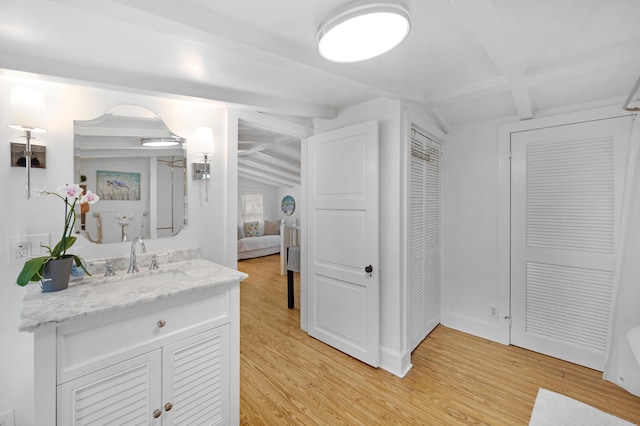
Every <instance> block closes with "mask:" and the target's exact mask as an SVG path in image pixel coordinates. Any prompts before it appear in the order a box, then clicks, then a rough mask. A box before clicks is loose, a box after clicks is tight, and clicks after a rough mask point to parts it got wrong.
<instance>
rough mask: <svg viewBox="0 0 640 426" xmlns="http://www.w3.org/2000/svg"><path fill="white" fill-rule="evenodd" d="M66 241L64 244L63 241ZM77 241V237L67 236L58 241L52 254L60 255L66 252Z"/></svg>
mask: <svg viewBox="0 0 640 426" xmlns="http://www.w3.org/2000/svg"><path fill="white" fill-rule="evenodd" d="M63 242H64V246H63V245H62V243H63ZM75 242H76V237H67V238H65V239H63V240H60V241H58V244H56V246H55V247H54V248H53V251H52V252H51V254H52V255H53V256H55V257H58V256H60V255H61V254H62V253H64V252H66V251H67V250H68V249H69V247H71V246H72V245H73V244H74V243H75Z"/></svg>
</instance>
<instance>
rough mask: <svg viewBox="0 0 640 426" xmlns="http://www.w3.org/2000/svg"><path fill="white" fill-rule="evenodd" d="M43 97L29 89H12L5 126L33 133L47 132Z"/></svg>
mask: <svg viewBox="0 0 640 426" xmlns="http://www.w3.org/2000/svg"><path fill="white" fill-rule="evenodd" d="M45 111H46V110H45V106H44V97H43V96H42V93H40V92H39V91H37V90H35V89H32V88H29V87H14V88H13V89H12V90H11V100H10V102H9V122H8V123H7V126H9V127H10V128H12V129H17V130H28V131H31V132H34V133H44V132H46V131H47V120H46V114H45Z"/></svg>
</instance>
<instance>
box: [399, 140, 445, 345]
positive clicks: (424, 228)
mask: <svg viewBox="0 0 640 426" xmlns="http://www.w3.org/2000/svg"><path fill="white" fill-rule="evenodd" d="M408 239H409V256H408V257H409V259H408V294H407V296H408V301H407V303H408V307H409V309H408V311H409V313H408V321H407V323H408V324H407V330H408V331H407V333H408V336H407V340H408V343H409V348H410V350H414V349H415V348H416V347H417V346H418V345H419V344H420V342H422V340H424V338H425V337H427V335H428V334H429V333H430V332H431V331H432V330H433V329H434V328H435V327H436V326H437V325H438V324H439V323H440V145H439V144H437V143H436V142H434V141H431V140H428V139H426V138H424V137H422V136H421V135H419V134H415V133H414V135H413V137H412V138H411V161H410V175H409V238H408Z"/></svg>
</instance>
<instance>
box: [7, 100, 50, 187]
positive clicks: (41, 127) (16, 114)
mask: <svg viewBox="0 0 640 426" xmlns="http://www.w3.org/2000/svg"><path fill="white" fill-rule="evenodd" d="M7 126H8V127H10V128H12V129H16V130H22V131H24V132H25V138H26V140H27V144H26V146H25V151H24V157H25V168H26V170H27V199H29V198H31V157H32V152H31V133H44V132H46V131H47V123H46V116H45V106H44V97H43V96H42V93H40V92H38V91H37V90H35V89H31V88H28V87H14V88H13V89H12V90H11V100H10V102H9V122H8V123H7Z"/></svg>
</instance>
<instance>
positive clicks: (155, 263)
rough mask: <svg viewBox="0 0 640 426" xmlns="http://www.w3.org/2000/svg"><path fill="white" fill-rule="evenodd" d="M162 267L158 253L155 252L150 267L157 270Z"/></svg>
mask: <svg viewBox="0 0 640 426" xmlns="http://www.w3.org/2000/svg"><path fill="white" fill-rule="evenodd" d="M159 267H160V265H158V255H157V254H154V255H153V256H151V264H150V265H149V269H150V270H152V271H153V270H155V269H158V268H159Z"/></svg>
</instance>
